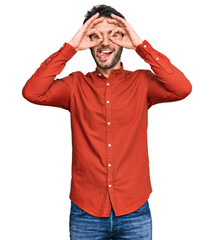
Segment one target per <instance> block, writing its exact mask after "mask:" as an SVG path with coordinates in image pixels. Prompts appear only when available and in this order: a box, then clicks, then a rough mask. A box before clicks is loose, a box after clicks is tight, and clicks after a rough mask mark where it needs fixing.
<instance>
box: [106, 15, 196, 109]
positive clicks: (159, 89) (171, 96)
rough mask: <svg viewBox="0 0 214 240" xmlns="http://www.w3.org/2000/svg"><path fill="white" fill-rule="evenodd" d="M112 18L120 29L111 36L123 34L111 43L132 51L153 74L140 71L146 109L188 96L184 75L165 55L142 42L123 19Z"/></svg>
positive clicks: (188, 89) (187, 86) (110, 20)
mask: <svg viewBox="0 0 214 240" xmlns="http://www.w3.org/2000/svg"><path fill="white" fill-rule="evenodd" d="M112 17H113V18H114V19H109V22H111V23H112V22H114V23H119V24H120V27H117V28H115V29H114V30H113V31H112V33H111V36H113V34H114V33H115V32H118V31H119V32H121V33H123V34H124V37H123V38H122V40H115V39H114V38H112V37H110V39H111V40H112V42H113V43H115V44H118V45H119V46H122V47H125V48H128V49H134V50H135V51H136V52H137V53H138V54H139V56H140V57H141V58H143V59H144V60H145V62H147V63H149V64H150V66H151V68H152V70H153V72H154V73H153V72H152V71H150V70H148V71H145V70H144V71H142V73H143V74H144V75H143V77H146V78H147V81H148V84H147V99H148V107H151V106H152V105H154V104H156V103H161V102H171V101H177V100H181V99H183V98H185V97H186V96H188V95H189V94H190V93H191V91H192V85H191V83H190V82H189V80H188V79H187V78H186V77H185V75H184V74H183V73H182V72H181V71H180V70H179V69H178V68H176V67H175V66H174V65H173V64H171V62H170V61H169V59H168V58H167V57H166V56H165V55H163V54H162V53H160V52H158V51H157V50H155V49H154V48H153V47H152V46H151V45H150V44H149V43H148V41H146V40H144V41H142V39H141V38H140V37H139V36H138V35H137V33H136V32H135V31H134V29H133V28H132V27H131V26H130V24H129V23H128V22H127V21H126V20H125V19H123V18H120V17H118V16H116V15H114V14H112Z"/></svg>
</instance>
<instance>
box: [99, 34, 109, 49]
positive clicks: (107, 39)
mask: <svg viewBox="0 0 214 240" xmlns="http://www.w3.org/2000/svg"><path fill="white" fill-rule="evenodd" d="M101 43H102V44H103V45H104V46H107V45H110V43H111V41H110V39H109V37H108V35H107V34H104V35H103V41H102V42H101Z"/></svg>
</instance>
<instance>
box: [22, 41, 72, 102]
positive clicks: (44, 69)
mask: <svg viewBox="0 0 214 240" xmlns="http://www.w3.org/2000/svg"><path fill="white" fill-rule="evenodd" d="M75 53H76V50H75V49H74V48H73V47H72V46H71V45H70V44H68V43H64V45H63V46H62V47H61V48H60V49H59V50H58V51H57V52H55V53H53V54H52V55H50V56H49V57H48V58H47V59H46V60H45V61H44V62H42V63H41V65H40V67H39V68H38V69H37V70H36V72H35V73H34V74H33V75H32V76H31V78H30V79H29V80H28V81H27V82H26V84H25V86H24V87H23V90H22V94H23V97H24V98H26V99H27V100H28V101H31V102H34V101H39V99H41V98H44V96H45V94H46V93H47V92H48V90H49V89H50V87H51V85H52V84H53V82H54V79H55V77H56V75H58V74H60V73H61V71H62V70H63V68H64V67H65V65H66V62H67V61H68V60H69V59H71V58H72V57H73V55H74V54H75ZM41 101H42V99H41Z"/></svg>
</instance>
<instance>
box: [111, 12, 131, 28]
mask: <svg viewBox="0 0 214 240" xmlns="http://www.w3.org/2000/svg"><path fill="white" fill-rule="evenodd" d="M111 17H112V18H114V19H116V20H118V21H119V22H120V23H121V24H122V25H123V26H124V27H128V26H129V24H128V22H127V21H126V20H125V19H123V18H121V17H119V16H117V15H115V14H113V13H112V14H111Z"/></svg>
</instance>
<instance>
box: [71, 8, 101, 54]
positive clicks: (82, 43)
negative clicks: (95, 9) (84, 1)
mask: <svg viewBox="0 0 214 240" xmlns="http://www.w3.org/2000/svg"><path fill="white" fill-rule="evenodd" d="M98 16H99V13H96V14H95V15H93V16H92V17H91V18H89V19H88V20H87V21H86V22H85V23H84V25H83V26H82V27H81V28H80V29H79V31H78V32H77V33H76V34H75V35H74V37H73V38H72V39H71V41H70V42H69V43H70V44H71V45H72V46H73V47H74V48H75V49H76V50H77V51H79V50H84V49H87V48H91V47H95V46H97V45H99V44H100V43H101V42H102V40H103V38H102V35H101V33H100V32H99V31H97V30H96V29H94V28H93V26H94V25H95V24H97V23H99V22H102V21H103V19H104V18H103V17H100V18H97V17H98ZM92 28H93V29H92ZM91 34H97V36H98V37H99V39H97V40H96V41H91V40H90V37H89V36H90V35H91Z"/></svg>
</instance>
